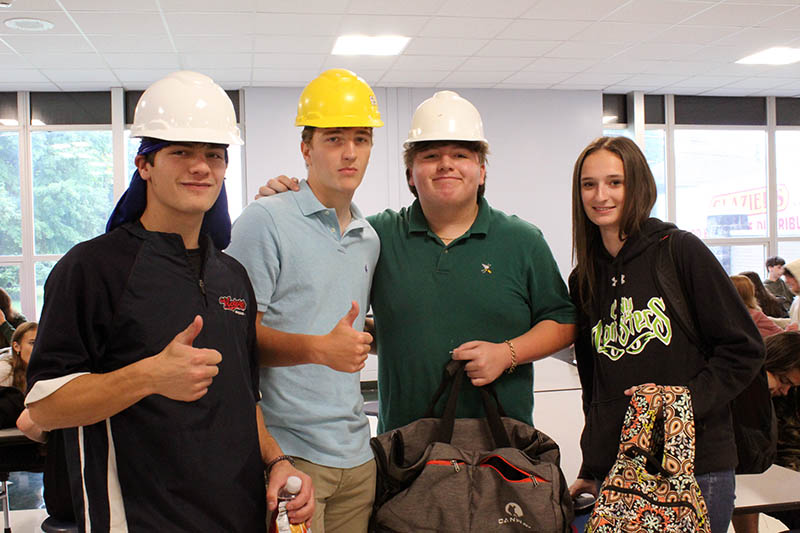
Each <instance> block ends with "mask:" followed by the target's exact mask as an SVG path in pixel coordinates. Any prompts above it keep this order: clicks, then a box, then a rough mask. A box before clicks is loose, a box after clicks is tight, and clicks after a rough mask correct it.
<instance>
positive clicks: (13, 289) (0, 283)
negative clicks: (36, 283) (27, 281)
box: [0, 265, 24, 314]
mask: <svg viewBox="0 0 800 533" xmlns="http://www.w3.org/2000/svg"><path fill="white" fill-rule="evenodd" d="M0 287H2V288H3V289H5V291H6V292H7V293H8V295H9V296H10V297H11V307H13V308H14V309H16V310H17V311H20V312H21V311H22V305H21V304H20V280H19V267H18V266H15V265H0ZM23 314H24V313H23Z"/></svg>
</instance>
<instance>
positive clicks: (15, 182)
mask: <svg viewBox="0 0 800 533" xmlns="http://www.w3.org/2000/svg"><path fill="white" fill-rule="evenodd" d="M19 184H20V181H19V134H18V133H17V132H16V131H14V132H10V131H5V132H4V131H0V255H20V254H21V253H22V214H21V211H20V201H19V194H20V189H19Z"/></svg>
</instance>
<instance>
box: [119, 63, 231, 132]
mask: <svg viewBox="0 0 800 533" xmlns="http://www.w3.org/2000/svg"><path fill="white" fill-rule="evenodd" d="M131 137H153V138H155V139H161V140H164V141H185V142H205V143H214V144H244V141H243V140H242V137H241V135H240V133H239V128H238V126H236V112H235V111H234V109H233V102H231V99H230V98H228V95H227V94H225V91H224V90H222V87H220V86H219V85H217V84H216V83H214V80H212V79H211V78H209V77H208V76H206V75H205V74H200V73H198V72H192V71H189V70H181V71H178V72H173V73H171V74H169V75H167V76H166V77H165V78H162V79H160V80H158V81H157V82H155V83H154V84H152V85H151V86H150V87H148V88H147V90H146V91H145V92H144V94H142V97H141V98H139V103H137V104H136V111H135V112H134V115H133V125H132V126H131Z"/></svg>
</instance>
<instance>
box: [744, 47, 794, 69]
mask: <svg viewBox="0 0 800 533" xmlns="http://www.w3.org/2000/svg"><path fill="white" fill-rule="evenodd" d="M798 61H800V48H787V47H785V46H776V47H774V48H768V49H766V50H762V51H761V52H758V53H755V54H753V55H750V56H747V57H743V58H742V59H740V60H739V61H737V63H739V64H741V65H789V64H791V63H797V62H798Z"/></svg>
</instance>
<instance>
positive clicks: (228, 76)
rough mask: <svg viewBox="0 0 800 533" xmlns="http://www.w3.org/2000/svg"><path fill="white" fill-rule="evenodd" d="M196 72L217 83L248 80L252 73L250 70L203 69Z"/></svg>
mask: <svg viewBox="0 0 800 533" xmlns="http://www.w3.org/2000/svg"><path fill="white" fill-rule="evenodd" d="M198 70H200V72H202V73H203V74H205V75H206V76H208V77H210V78H211V79H212V80H214V81H216V82H217V83H227V82H231V81H241V80H250V75H251V73H252V71H251V69H249V68H227V67H219V68H210V67H205V68H202V69H198Z"/></svg>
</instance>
